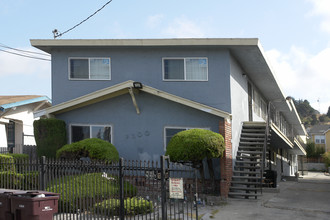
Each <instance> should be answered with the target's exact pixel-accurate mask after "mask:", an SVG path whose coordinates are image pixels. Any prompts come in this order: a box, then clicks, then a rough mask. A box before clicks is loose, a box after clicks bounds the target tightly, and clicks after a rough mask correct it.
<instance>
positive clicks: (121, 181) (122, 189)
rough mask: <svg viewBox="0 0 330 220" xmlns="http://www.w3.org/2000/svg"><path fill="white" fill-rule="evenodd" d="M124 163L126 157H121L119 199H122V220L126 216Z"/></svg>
mask: <svg viewBox="0 0 330 220" xmlns="http://www.w3.org/2000/svg"><path fill="white" fill-rule="evenodd" d="M123 163H124V159H123V158H122V157H121V158H120V159H119V201H120V209H119V218H120V219H121V220H124V218H125V207H124V178H123V175H124V172H123V171H124V169H123Z"/></svg>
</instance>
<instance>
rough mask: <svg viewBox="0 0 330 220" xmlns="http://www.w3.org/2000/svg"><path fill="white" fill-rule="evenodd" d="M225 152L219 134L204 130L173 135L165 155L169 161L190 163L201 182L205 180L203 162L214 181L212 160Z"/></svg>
mask: <svg viewBox="0 0 330 220" xmlns="http://www.w3.org/2000/svg"><path fill="white" fill-rule="evenodd" d="M224 150H225V143H224V139H223V137H222V135H221V134H218V133H215V132H213V131H210V130H205V129H190V130H186V131H181V132H179V133H177V134H175V135H174V136H173V137H172V138H171V140H170V142H169V143H168V145H167V148H166V153H165V154H166V155H169V156H170V159H171V161H174V162H179V163H191V164H192V166H193V167H195V168H198V169H199V172H200V174H201V177H202V180H203V181H204V179H205V174H204V168H203V160H204V159H205V158H206V159H207V164H208V168H209V173H210V176H211V178H212V179H213V180H214V169H213V164H212V158H218V157H220V156H222V154H223V152H224Z"/></svg>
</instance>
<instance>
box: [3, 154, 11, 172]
mask: <svg viewBox="0 0 330 220" xmlns="http://www.w3.org/2000/svg"><path fill="white" fill-rule="evenodd" d="M14 162H15V160H14V158H13V157H12V156H10V155H8V154H0V171H8V172H15V164H14Z"/></svg>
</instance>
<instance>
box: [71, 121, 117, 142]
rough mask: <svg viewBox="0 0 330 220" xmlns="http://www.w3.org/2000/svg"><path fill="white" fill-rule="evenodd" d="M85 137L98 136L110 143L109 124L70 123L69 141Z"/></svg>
mask: <svg viewBox="0 0 330 220" xmlns="http://www.w3.org/2000/svg"><path fill="white" fill-rule="evenodd" d="M86 138H100V139H102V140H105V141H108V142H110V143H111V126H107V125H71V143H73V142H77V141H81V140H83V139H86Z"/></svg>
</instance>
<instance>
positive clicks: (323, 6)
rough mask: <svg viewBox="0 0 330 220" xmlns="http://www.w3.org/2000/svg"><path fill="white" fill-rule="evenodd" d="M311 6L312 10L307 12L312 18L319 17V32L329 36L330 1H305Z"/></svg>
mask: <svg viewBox="0 0 330 220" xmlns="http://www.w3.org/2000/svg"><path fill="white" fill-rule="evenodd" d="M307 1H308V2H310V3H311V4H312V10H311V11H310V12H309V14H310V15H313V16H321V17H322V19H323V20H322V21H321V23H320V28H321V30H323V31H325V32H327V33H329V34H330V1H329V0H307Z"/></svg>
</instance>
